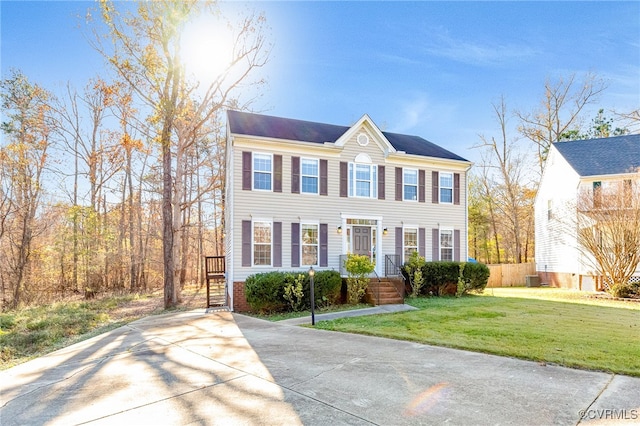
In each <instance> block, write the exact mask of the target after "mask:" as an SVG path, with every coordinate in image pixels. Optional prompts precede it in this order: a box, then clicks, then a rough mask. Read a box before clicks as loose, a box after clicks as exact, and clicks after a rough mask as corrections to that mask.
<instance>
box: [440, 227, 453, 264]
mask: <svg viewBox="0 0 640 426" xmlns="http://www.w3.org/2000/svg"><path fill="white" fill-rule="evenodd" d="M445 232H448V233H450V235H451V247H450V248H449V247H443V246H442V234H443V233H445ZM455 245H456V241H455V231H454V229H453V228H439V229H438V260H440V261H444V262H453V261H454V259H455V253H456V252H455ZM444 249H446V250H451V259H446V260H444V259H443V256H442V250H444Z"/></svg>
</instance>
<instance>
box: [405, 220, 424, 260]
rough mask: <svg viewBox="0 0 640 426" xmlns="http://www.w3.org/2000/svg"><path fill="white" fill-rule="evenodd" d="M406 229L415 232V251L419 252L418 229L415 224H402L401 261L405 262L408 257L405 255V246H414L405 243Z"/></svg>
mask: <svg viewBox="0 0 640 426" xmlns="http://www.w3.org/2000/svg"><path fill="white" fill-rule="evenodd" d="M407 230H413V231H415V232H416V245H415V249H416V250H415V251H416V252H418V254H419V253H420V229H419V227H418V226H417V225H403V226H402V263H405V262H407V261H408V260H409V259H408V258H407V256H406V253H407V247H414V246H408V245H407V238H406V233H407Z"/></svg>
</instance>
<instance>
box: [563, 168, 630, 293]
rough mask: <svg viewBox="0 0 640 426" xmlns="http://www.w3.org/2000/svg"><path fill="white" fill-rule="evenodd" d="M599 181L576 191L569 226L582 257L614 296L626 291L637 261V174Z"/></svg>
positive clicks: (628, 288)
mask: <svg viewBox="0 0 640 426" xmlns="http://www.w3.org/2000/svg"><path fill="white" fill-rule="evenodd" d="M638 173H640V172H638ZM602 184H606V185H605V186H604V187H603V186H602ZM602 184H600V185H594V186H593V187H587V188H582V190H581V191H579V194H578V198H577V202H576V209H575V211H576V212H577V215H576V219H575V226H574V227H573V229H574V230H577V242H578V247H579V250H581V251H582V253H583V254H584V258H585V259H586V260H587V262H588V263H589V264H590V266H592V267H593V268H594V270H595V271H596V272H597V273H598V275H600V276H602V277H603V278H604V280H603V283H602V284H603V285H604V287H605V288H606V289H607V290H609V291H610V292H612V293H614V294H616V295H617V294H620V292H625V291H629V290H630V288H631V286H630V284H629V278H630V277H631V276H632V275H633V274H634V273H635V271H636V270H637V268H638V265H639V264H640V250H638V247H640V177H638V178H634V179H624V180H622V181H615V182H602ZM568 229H571V228H568Z"/></svg>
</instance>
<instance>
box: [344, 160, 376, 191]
mask: <svg viewBox="0 0 640 426" xmlns="http://www.w3.org/2000/svg"><path fill="white" fill-rule="evenodd" d="M349 197H360V198H378V166H376V165H375V164H359V163H349Z"/></svg>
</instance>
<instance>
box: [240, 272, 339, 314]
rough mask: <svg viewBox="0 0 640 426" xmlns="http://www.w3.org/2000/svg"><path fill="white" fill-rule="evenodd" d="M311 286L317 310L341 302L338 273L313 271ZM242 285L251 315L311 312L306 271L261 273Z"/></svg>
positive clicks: (308, 280) (308, 281)
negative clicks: (306, 310)
mask: <svg viewBox="0 0 640 426" xmlns="http://www.w3.org/2000/svg"><path fill="white" fill-rule="evenodd" d="M313 284H314V292H313V293H314V297H315V301H316V306H322V305H329V304H333V303H336V302H337V301H338V300H339V299H340V288H341V285H342V279H341V278H340V273H339V272H337V271H316V274H315V276H314V281H313ZM244 285H245V296H246V298H247V303H248V304H249V306H250V307H251V310H252V311H254V312H261V313H273V312H286V311H296V310H305V309H310V308H311V297H310V291H311V290H310V287H311V286H310V279H309V274H308V272H307V271H294V272H283V271H274V272H263V273H259V274H254V275H251V276H249V277H247V279H246V280H245V284H244ZM300 287H301V288H302V294H301V292H300Z"/></svg>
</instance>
